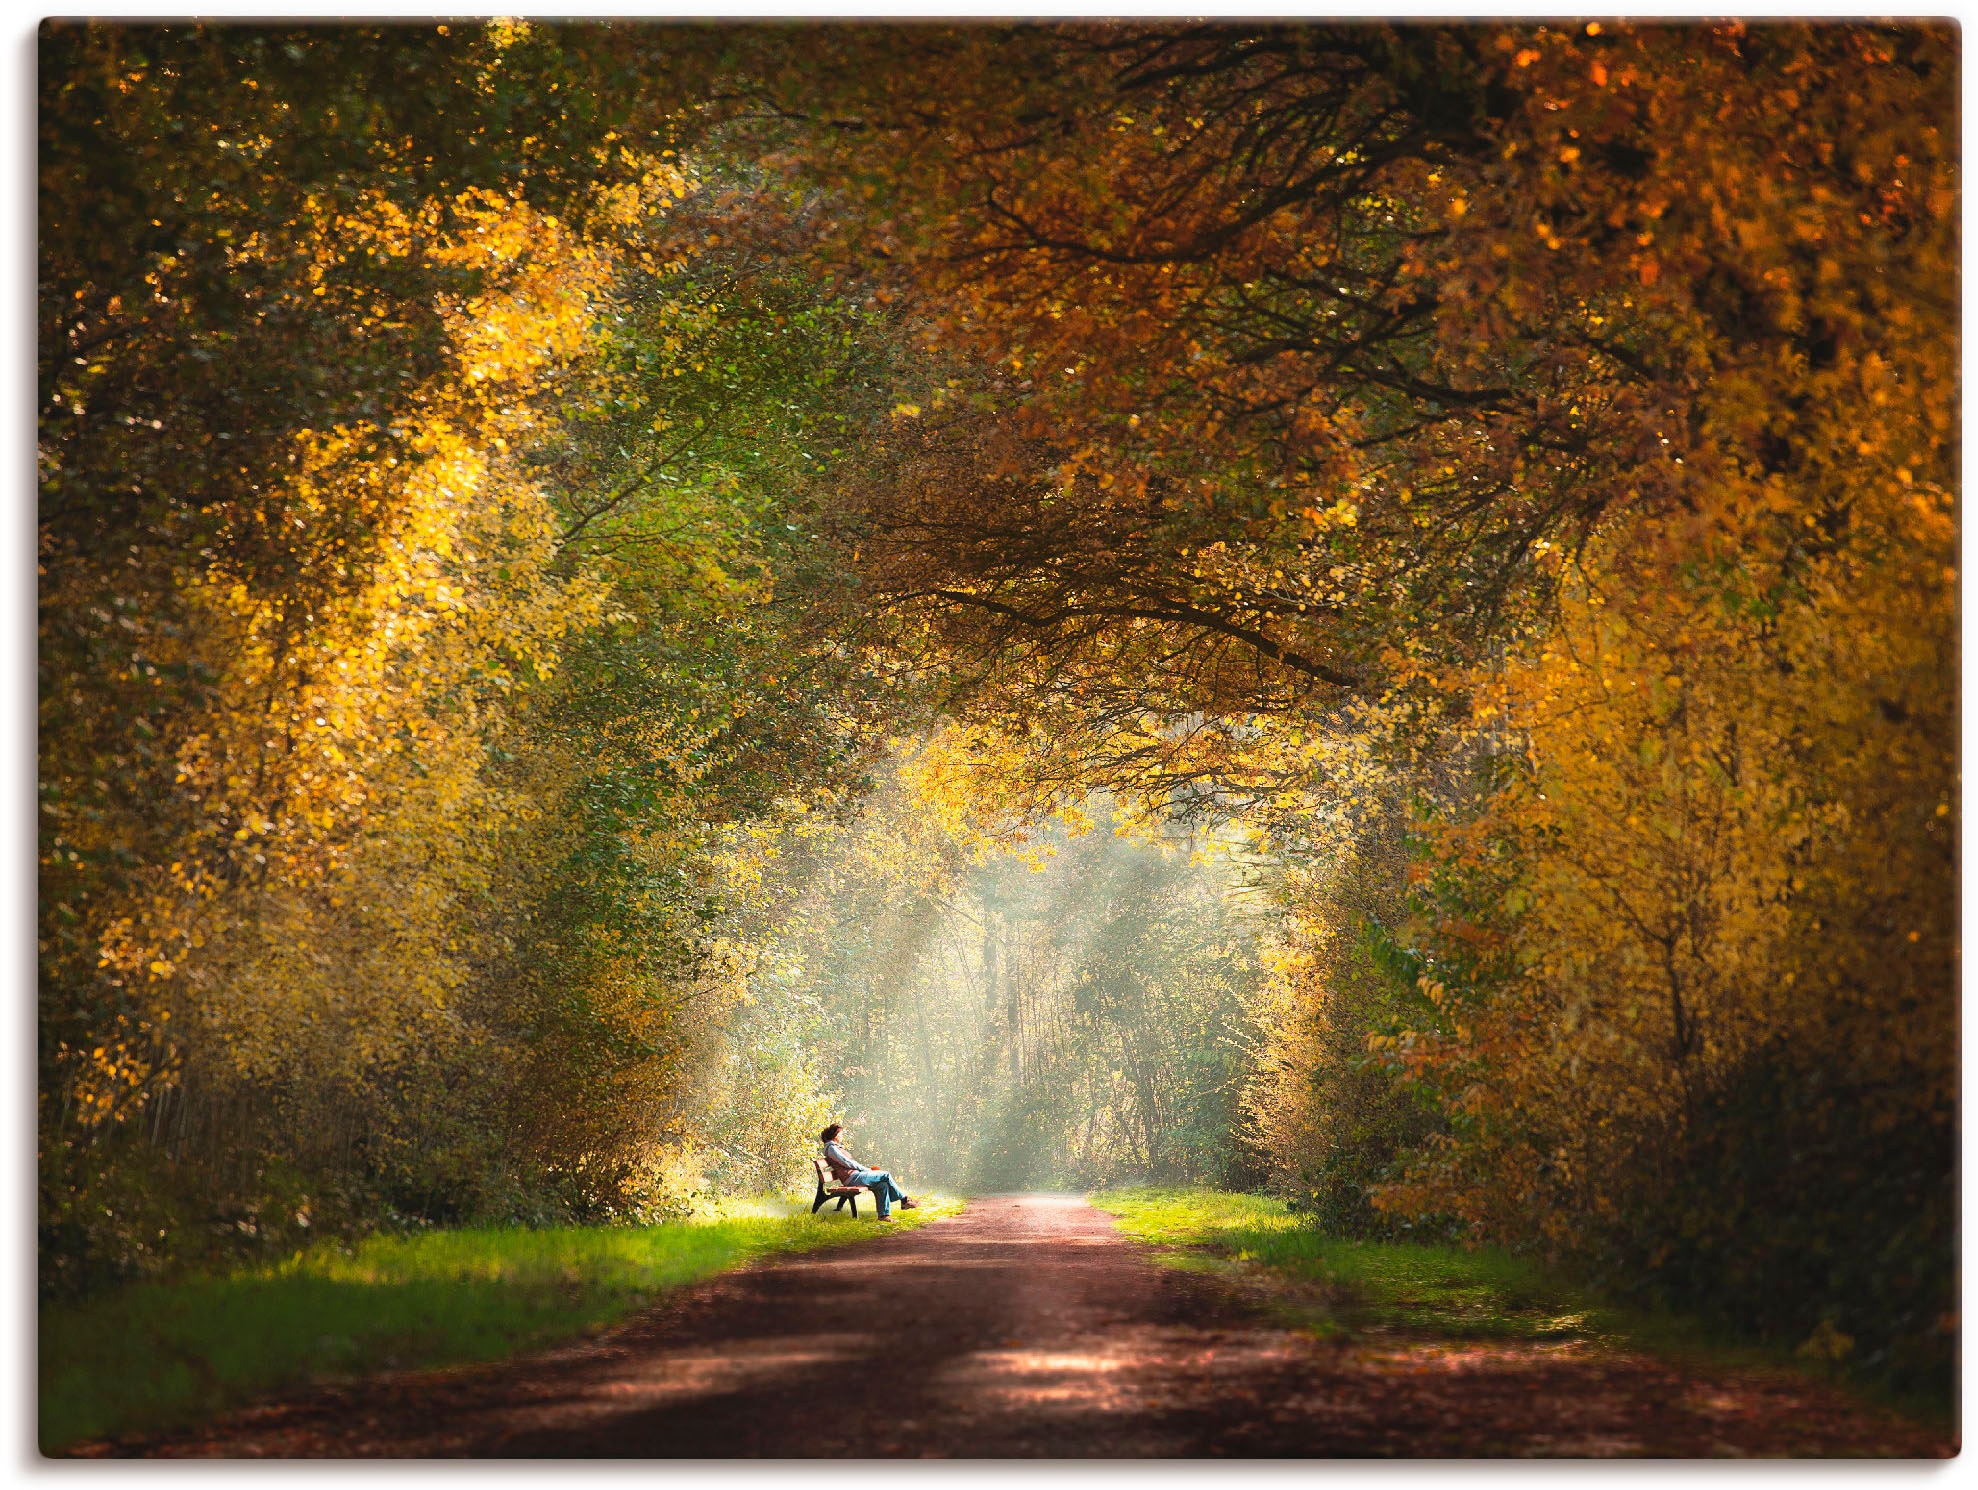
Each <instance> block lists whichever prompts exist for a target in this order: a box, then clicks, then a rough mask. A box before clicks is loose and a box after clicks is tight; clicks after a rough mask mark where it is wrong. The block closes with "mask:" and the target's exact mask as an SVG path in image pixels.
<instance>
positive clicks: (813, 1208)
mask: <svg viewBox="0 0 1978 1490" xmlns="http://www.w3.org/2000/svg"><path fill="white" fill-rule="evenodd" d="M828 1198H829V1197H828V1196H826V1195H825V1193H824V1186H823V1185H822V1184H820V1185H818V1187H817V1196H816V1198H815V1199H813V1200H812V1201H811V1203H810V1213H811V1214H812V1215H813V1216H815V1215H816V1214H817V1208H818V1207H819V1206H821V1205H823V1204H824V1202H825V1201H826V1200H827V1199H828Z"/></svg>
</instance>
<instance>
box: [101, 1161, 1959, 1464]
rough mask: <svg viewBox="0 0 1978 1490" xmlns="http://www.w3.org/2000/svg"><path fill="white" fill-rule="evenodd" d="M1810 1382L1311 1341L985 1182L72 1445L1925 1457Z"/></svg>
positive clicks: (1922, 1444)
mask: <svg viewBox="0 0 1978 1490" xmlns="http://www.w3.org/2000/svg"><path fill="white" fill-rule="evenodd" d="M1948 1451H1949V1450H1948V1447H1947V1446H1946V1445H1943V1444H1941V1443H1938V1442H1936V1441H1934V1440H1933V1439H1932V1438H1931V1437H1930V1436H1929V1435H1927V1434H1925V1433H1924V1432H1923V1431H1922V1430H1920V1429H1917V1428H1915V1427H1913V1426H1910V1425H1908V1424H1905V1423H1903V1422H1901V1421H1900V1420H1898V1419H1895V1418H1893V1417H1885V1416H1882V1415H1879V1414H1874V1413H1871V1412H1869V1411H1867V1410H1865V1409H1862V1408H1860V1407H1858V1406H1855V1405H1854V1404H1852V1403H1850V1402H1849V1401H1847V1400H1846V1399H1844V1398H1842V1397H1841V1396H1840V1395H1839V1394H1838V1393H1835V1392H1833V1391H1831V1390H1829V1389H1827V1388H1824V1387H1822V1386H1820V1385H1819V1384H1817V1383H1812V1382H1808V1381H1805V1380H1802V1379H1799V1378H1796V1377H1791V1376H1785V1375H1776V1376H1767V1375H1759V1374H1752V1375H1743V1374H1740V1375H1736V1376H1731V1375H1724V1376H1714V1377H1711V1378H1708V1379H1706V1378H1702V1377H1698V1376H1694V1375H1690V1374H1685V1373H1683V1372H1681V1371H1679V1370H1677V1369H1675V1368H1673V1367H1671V1366H1668V1365H1666V1364H1663V1363H1660V1362H1657V1361H1653V1360H1649V1359H1647V1358H1644V1357H1639V1356H1630V1355H1616V1354H1612V1353H1608V1352H1603V1351H1600V1350H1599V1349H1597V1348H1596V1347H1593V1346H1590V1345H1587V1344H1586V1343H1584V1342H1564V1343H1559V1342H1546V1343H1531V1342H1519V1343H1514V1344H1491V1345H1478V1344H1475V1343H1472V1342H1464V1343H1460V1344H1458V1343H1453V1342H1451V1343H1442V1344H1438V1343H1435V1342H1427V1343H1423V1342H1410V1343H1408V1344H1406V1345H1397V1344H1394V1343H1392V1342H1387V1343H1382V1344H1371V1343H1367V1342H1362V1343H1360V1344H1357V1345H1356V1344H1344V1345H1342V1344H1338V1343H1323V1342H1319V1341H1316V1340H1314V1339H1312V1338H1310V1337H1308V1336H1306V1335H1303V1334H1300V1333H1298V1332H1295V1331H1292V1330H1289V1329H1286V1328H1283V1327H1281V1326H1279V1325H1276V1324H1274V1323H1272V1322H1270V1321H1269V1320H1266V1319H1264V1318H1261V1317H1260V1316H1259V1315H1257V1314H1256V1313H1255V1312H1253V1311H1252V1310H1250V1309H1249V1308H1247V1307H1245V1306H1244V1305H1242V1304H1241V1303H1239V1302H1237V1301H1236V1300H1234V1299H1232V1298H1230V1297H1229V1296H1228V1295H1227V1294H1226V1293H1225V1292H1223V1291H1222V1290H1221V1289H1219V1288H1218V1287H1217V1285H1216V1284H1214V1283H1213V1282H1212V1281H1210V1280H1208V1279H1205V1278H1202V1277H1200V1276H1197V1275H1194V1274H1189V1273H1181V1272H1177V1271H1175V1270H1173V1269H1169V1268H1163V1267H1160V1266H1158V1265H1156V1264H1154V1263H1152V1262H1150V1261H1149V1260H1148V1258H1147V1255H1146V1254H1145V1253H1144V1252H1143V1251H1142V1250H1141V1249H1140V1248H1139V1247H1138V1246H1137V1245H1135V1244H1134V1243H1131V1242H1128V1241H1127V1240H1125V1239H1124V1238H1122V1237H1121V1236H1120V1235H1119V1234H1118V1233H1117V1232H1116V1231H1114V1229H1113V1227H1112V1224H1111V1222H1110V1220H1109V1219H1108V1218H1107V1217H1106V1216H1104V1215H1102V1214H1100V1213H1099V1212H1097V1211H1095V1210H1093V1209H1092V1208H1091V1207H1090V1206H1088V1205H1087V1204H1086V1203H1085V1202H1084V1201H1083V1200H1082V1199H1080V1198H1079V1197H1077V1196H1061V1195H1016V1196H990V1197H984V1198H981V1199H977V1200H975V1201H973V1202H971V1204H970V1206H969V1209H968V1210H967V1211H966V1212H965V1213H964V1214H962V1215H961V1216H958V1217H955V1218H953V1219H950V1220H945V1221H939V1222H935V1223H932V1224H930V1225H928V1226H925V1227H921V1228H918V1229H916V1230H914V1231H910V1232H904V1233H900V1234H898V1235H896V1236H889V1237H881V1238H878V1239H875V1240H874V1241H873V1242H871V1243H870V1244H865V1245H859V1246H853V1247H847V1248H842V1249H837V1250H833V1251H829V1252H824V1253H813V1254H809V1255H804V1256H798V1257H790V1258H780V1259H777V1260H774V1261H769V1262H764V1263H760V1264H757V1265H755V1266H752V1267H749V1268H746V1269H744V1270H742V1271H739V1272H735V1273H730V1274H727V1275H724V1276H723V1277H720V1278H717V1279H714V1280H711V1281H710V1282H708V1283H704V1284H701V1285H698V1286H696V1287H693V1288H690V1289H686V1290H683V1291H682V1293H681V1294H679V1295H678V1296H676V1297H675V1298H673V1299H671V1300H669V1301H668V1302H667V1303H664V1304H662V1305H660V1306H658V1307H657V1308H654V1309H652V1310H650V1311H648V1312H646V1313H645V1314H643V1315H641V1316H639V1317H638V1318H637V1319H635V1320H633V1321H631V1322H630V1323H628V1324H626V1325H623V1326H621V1327H620V1328H618V1329H616V1330H614V1331H612V1332H611V1333H610V1334H608V1335H606V1336H603V1337H601V1338H598V1339H595V1340H591V1341H585V1342H581V1343H578V1344H575V1345H571V1346H567V1347H564V1348H562V1349H559V1350H554V1351H550V1352H546V1353H541V1354H536V1355H532V1356H529V1357H527V1358H524V1359H519V1360H514V1361H509V1362H505V1363H502V1364H499V1365H494V1366H480V1367H471V1368H461V1369H456V1370H449V1371H441V1372H422V1373H408V1374H403V1375H398V1376H394V1377H383V1378H378V1379H376V1380H373V1381H367V1382H363V1383H359V1384H356V1385H352V1386H348V1387H343V1388H338V1389H334V1390H329V1391H323V1392H319V1393H317V1394H315V1395H313V1396H310V1397H307V1398H299V1399H293V1400H287V1401H279V1402H274V1403H271V1404H268V1405H265V1406H262V1407H258V1408H254V1409H250V1410H248V1411H245V1412H239V1413H234V1414H232V1415H230V1416H229V1417H226V1418H224V1419H221V1420H219V1421H218V1422H216V1423H214V1424H212V1425H210V1426H208V1427H207V1428H206V1429H204V1430H202V1431H198V1432H195V1433H189V1434H184V1435H179V1436H175V1437H171V1438H165V1439H157V1440H150V1441H145V1442H130V1443H123V1444H118V1445H98V1446H95V1447H94V1448H93V1449H89V1448H85V1449H84V1450H82V1452H84V1453H96V1454H104V1453H108V1454H152V1455H165V1456H174V1457H176V1456H212V1455H217V1456H225V1457H236V1456H251V1457H261V1456H275V1457H323V1456H331V1457H342V1456H368V1455H385V1456H394V1457H406V1456H480V1457H487V1456H493V1457H515V1458H531V1457H551V1458H578V1457H585V1458H590V1457H607V1458H650V1457H662V1458H665V1457H673V1458H692V1459H702V1458H727V1457H735V1456H769V1457H791V1458H810V1457H818V1456H849V1457H861V1456H866V1457H891V1456H913V1455H939V1456H952V1457H965V1458H989V1457H1001V1456H1042V1457H1054V1458H1059V1457H1061V1458H1095V1457H1096V1458H1128V1457H1141V1456H1150V1455H1151V1456H1158V1457H1181V1456H1190V1455H1246V1456H1257V1455H1263V1456H1308V1455H1345V1456H1360V1455H1380V1456H1390V1455H1403V1456H1406V1455H1420V1456H1449V1455H1457V1456H1488V1455H1575V1456H1578V1455H1598V1456H1606V1455H1636V1454H1651V1455H1729V1454H1762V1455H1799V1454H1873V1455H1897V1456H1916V1457H1933V1456H1936V1455H1940V1454H1943V1453H1946V1452H1948Z"/></svg>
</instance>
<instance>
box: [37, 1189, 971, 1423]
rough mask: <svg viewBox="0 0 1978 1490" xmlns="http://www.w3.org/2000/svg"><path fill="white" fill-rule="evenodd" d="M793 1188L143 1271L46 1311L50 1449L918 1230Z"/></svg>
mask: <svg viewBox="0 0 1978 1490" xmlns="http://www.w3.org/2000/svg"><path fill="white" fill-rule="evenodd" d="M918 1198H919V1199H920V1202H921V1205H920V1208H919V1209H918V1210H914V1211H903V1212H898V1213H897V1216H898V1221H897V1223H896V1224H895V1225H894V1226H892V1227H881V1226H880V1225H879V1224H878V1223H877V1221H875V1220H873V1219H872V1218H871V1214H870V1212H869V1211H868V1212H867V1213H866V1215H865V1216H862V1217H861V1218H860V1219H859V1220H857V1221H854V1220H852V1218H851V1217H850V1216H849V1215H834V1214H833V1213H832V1212H830V1211H828V1210H827V1211H825V1212H822V1213H820V1214H819V1215H817V1216H812V1215H810V1214H809V1212H808V1209H807V1207H805V1206H793V1205H790V1204H789V1203H787V1202H782V1201H773V1200H769V1201H759V1202H735V1203H730V1204H727V1205H724V1206H722V1207H720V1208H718V1213H717V1214H716V1215H714V1216H713V1217H712V1218H709V1219H700V1220H694V1221H687V1222H678V1223H672V1224H668V1225H664V1226H626V1227H574V1226H573V1227H556V1228H549V1229H544V1230H524V1229H522V1228H519V1227H490V1228H469V1229H463V1230H459V1231H435V1232H426V1233H423V1234H419V1235H414V1236H376V1237H371V1238H368V1239H366V1240H364V1241H362V1242H358V1243H355V1244H352V1245H339V1244H334V1243H325V1244H322V1245H319V1246H316V1247H312V1248H309V1249H308V1250H306V1251H304V1252H301V1253H298V1254H297V1255H295V1256H294V1257H291V1258H289V1259H287V1260H286V1261H283V1262H280V1263H276V1264H273V1265H270V1266H264V1267H259V1268H253V1269H244V1270H241V1271H239V1272H236V1273H233V1274H230V1275H227V1276H224V1277H211V1278H194V1279H187V1280H184V1281H181V1282H176V1283H138V1284H132V1285H130V1286H129V1287H126V1288H123V1289H120V1290H118V1291H117V1292H115V1293H111V1294H106V1295H104V1296H102V1297H99V1298H94V1299H90V1300H87V1301H86V1302H84V1303H81V1304H79V1305H70V1306H61V1305H53V1306H48V1307H45V1308H44V1309H43V1310H42V1311H41V1321H40V1325H41V1327H40V1338H41V1359H40V1404H39V1415H40V1441H41V1447H42V1450H43V1452H59V1451H61V1450H62V1449H63V1448H66V1447H68V1446H69V1445H72V1444H75V1443H78V1442H81V1441H84V1440H87V1439H92V1438H100V1437H103V1436H105V1435H107V1434H114V1433H130V1432H143V1431H150V1430H155V1429H159V1428H165V1427H170V1426H173V1425H175V1424H179V1423H182V1422H186V1421H189V1420H192V1419H195V1418H197V1417H198V1416H200V1415H202V1414H205V1413H210V1412H214V1411H217V1410H219V1409H221V1408H224V1407H227V1406H231V1405H234V1404H236V1403H240V1402H244V1401H247V1400H250V1399H252V1398H253V1397H255V1396H257V1395H260V1394H262V1393H264V1392H268V1391H272V1390H274V1389H277V1388H280V1387H284V1386H293V1385H296V1384H299V1383H304V1382H308V1381H312V1380H316V1379H320V1378H332V1377H337V1376H346V1375H350V1374H353V1373H360V1372H363V1371H367V1370H377V1369H387V1370H389V1369H395V1368H408V1367H415V1366H439V1365H452V1364H463V1363H466V1362H471V1361H486V1360H493V1359H498V1358H499V1357H502V1356H506V1355H512V1354H514V1353H516V1352H517V1351H521V1350H525V1349H527V1348H529V1347H531V1346H536V1345H543V1344H547V1343H549V1342H551V1341H554V1340H557V1339H563V1338H567V1337H570V1336H573V1335H580V1334H584V1333H586V1332H587V1331H591V1330H596V1329H600V1328H603V1327H604V1326H607V1325H610V1324H613V1323H615V1322H617V1321H618V1320H620V1319H623V1318H624V1317H626V1316H627V1315H629V1314H632V1313H634V1312H636V1311H637V1310H638V1309H640V1308H641V1307H643V1306H644V1305H646V1304H648V1303H650V1302H652V1301H653V1300H654V1299H656V1298H657V1297H658V1296H659V1295H660V1294H661V1293H663V1292H665V1291H666V1290H667V1289H669V1288H677V1287H680V1286H681V1285H683V1284H687V1283H693V1282H697V1281H699V1280H700V1279H702V1278H707V1277H711V1276H712V1275H714V1274H716V1273H719V1272H722V1271H724V1270H726V1269H729V1268H733V1267H738V1266H740V1265H742V1264H744V1263H747V1262H750V1261H752V1260H754V1259H755V1258H758V1257H764V1256H768V1255H770V1254H773V1253H779V1252H797V1251H805V1250H808V1249H811V1248H816V1247H827V1246H833V1245H837V1244H840V1243H843V1242H850V1241H856V1240H861V1239H864V1238H870V1237H873V1236H877V1235H880V1234H882V1233H883V1232H886V1231H889V1230H890V1231H898V1230H900V1229H901V1227H902V1226H904V1227H909V1228H910V1227H914V1226H918V1225H921V1224H924V1223H925V1222H927V1221H931V1220H936V1219H938V1218H940V1217H942V1216H949V1215H953V1214H955V1213H956V1212H957V1211H959V1210H960V1209H961V1208H962V1202H961V1201H960V1200H959V1199H958V1198H955V1197H952V1196H946V1195H932V1194H930V1195H923V1196H921V1197H918Z"/></svg>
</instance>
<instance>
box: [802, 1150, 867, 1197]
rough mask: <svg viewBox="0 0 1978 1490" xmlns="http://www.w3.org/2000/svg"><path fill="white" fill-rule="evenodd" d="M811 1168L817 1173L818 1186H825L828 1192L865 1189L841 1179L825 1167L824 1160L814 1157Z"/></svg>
mask: <svg viewBox="0 0 1978 1490" xmlns="http://www.w3.org/2000/svg"><path fill="white" fill-rule="evenodd" d="M810 1167H811V1168H812V1169H815V1170H816V1171H817V1182H818V1184H820V1185H822V1186H824V1188H825V1189H827V1190H829V1189H833V1188H836V1189H839V1190H863V1189H864V1188H865V1186H863V1185H854V1184H853V1183H852V1182H851V1181H850V1180H841V1179H839V1178H838V1176H836V1175H835V1174H833V1173H832V1172H831V1171H830V1170H829V1169H827V1168H826V1167H825V1165H824V1161H823V1160H822V1159H819V1158H815V1157H813V1158H812V1159H811V1161H810Z"/></svg>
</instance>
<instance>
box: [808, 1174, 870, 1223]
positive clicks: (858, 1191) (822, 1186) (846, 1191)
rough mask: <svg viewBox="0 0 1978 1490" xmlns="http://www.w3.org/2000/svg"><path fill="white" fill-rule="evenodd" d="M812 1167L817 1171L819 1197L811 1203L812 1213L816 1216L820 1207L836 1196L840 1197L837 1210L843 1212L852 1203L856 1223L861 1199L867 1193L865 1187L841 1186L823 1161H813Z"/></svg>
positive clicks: (853, 1217)
mask: <svg viewBox="0 0 1978 1490" xmlns="http://www.w3.org/2000/svg"><path fill="white" fill-rule="evenodd" d="M810 1167H811V1168H812V1169H815V1170H816V1171H817V1195H816V1197H815V1198H814V1199H812V1201H811V1203H810V1213H811V1214H812V1215H813V1216H815V1215H816V1214H817V1209H818V1207H819V1206H821V1205H823V1204H824V1202H825V1201H827V1200H829V1199H831V1197H832V1196H834V1195H835V1196H837V1197H838V1206H837V1208H838V1209H839V1210H841V1211H842V1210H843V1209H844V1208H845V1202H846V1201H848V1200H849V1201H850V1202H851V1203H852V1219H853V1220H854V1221H856V1220H857V1219H858V1213H859V1197H860V1196H861V1195H863V1194H865V1193H866V1188H865V1186H864V1185H841V1184H839V1183H838V1182H837V1181H836V1180H835V1179H833V1178H832V1177H831V1171H830V1170H829V1169H827V1168H825V1166H824V1161H823V1160H822V1159H813V1160H811V1161H810Z"/></svg>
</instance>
